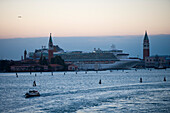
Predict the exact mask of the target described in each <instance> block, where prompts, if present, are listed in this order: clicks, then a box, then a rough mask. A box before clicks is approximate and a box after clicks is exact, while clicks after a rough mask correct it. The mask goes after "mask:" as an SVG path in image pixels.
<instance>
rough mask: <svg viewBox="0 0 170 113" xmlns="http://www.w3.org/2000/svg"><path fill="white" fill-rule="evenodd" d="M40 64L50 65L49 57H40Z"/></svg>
mask: <svg viewBox="0 0 170 113" xmlns="http://www.w3.org/2000/svg"><path fill="white" fill-rule="evenodd" d="M39 64H41V65H48V62H47V59H46V58H45V57H43V56H41V57H40V60H39Z"/></svg>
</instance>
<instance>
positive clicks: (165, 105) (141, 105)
mask: <svg viewBox="0 0 170 113" xmlns="http://www.w3.org/2000/svg"><path fill="white" fill-rule="evenodd" d="M36 75H37V76H35V73H32V74H30V73H18V78H17V77H16V74H15V73H0V112H2V113H3V112H4V113H7V112H11V113H19V112H22V113H23V112H42V113H51V112H54V113H60V112H77V113H86V112H88V113H89V112H92V113H98V112H104V113H105V112H106V113H108V112H111V113H112V112H115V113H119V112H120V113H122V112H125V113H133V112H134V113H138V112H141V113H148V112H154V113H168V112H170V69H167V70H154V69H152V70H147V69H146V70H137V71H135V70H124V71H122V70H118V71H117V70H113V71H112V72H110V71H109V70H108V71H98V73H96V72H95V71H88V72H87V74H86V73H85V72H84V71H80V72H77V74H76V73H75V72H66V73H65V75H64V72H54V73H53V75H51V73H50V72H43V73H42V74H41V73H38V72H37V73H36ZM141 77H142V80H143V82H142V83H140V78H141ZM164 77H166V82H164V81H163V79H164ZM100 79H101V84H99V80H100ZM34 80H35V81H36V83H37V86H36V87H33V86H32V85H33V81H34ZM33 89H35V90H38V91H39V92H40V94H41V96H40V97H32V98H25V97H24V94H25V93H26V92H28V91H29V90H33Z"/></svg>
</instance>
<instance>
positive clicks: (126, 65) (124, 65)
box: [75, 59, 140, 70]
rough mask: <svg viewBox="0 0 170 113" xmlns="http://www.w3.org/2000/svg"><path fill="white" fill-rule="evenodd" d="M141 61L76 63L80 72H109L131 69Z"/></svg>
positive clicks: (123, 60)
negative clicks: (110, 70) (109, 70)
mask: <svg viewBox="0 0 170 113" xmlns="http://www.w3.org/2000/svg"><path fill="white" fill-rule="evenodd" d="M139 61H140V60H137V59H122V60H119V61H116V62H115V63H108V64H106V63H95V64H85V63H75V65H77V66H78V69H79V70H107V69H131V68H132V67H134V66H136V65H137V63H139Z"/></svg>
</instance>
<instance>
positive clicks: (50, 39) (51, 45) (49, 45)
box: [48, 33, 53, 49]
mask: <svg viewBox="0 0 170 113" xmlns="http://www.w3.org/2000/svg"><path fill="white" fill-rule="evenodd" d="M48 48H49V49H51V48H53V42H52V37H51V33H50V38H49V43H48Z"/></svg>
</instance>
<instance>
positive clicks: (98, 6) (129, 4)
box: [0, 0, 170, 59]
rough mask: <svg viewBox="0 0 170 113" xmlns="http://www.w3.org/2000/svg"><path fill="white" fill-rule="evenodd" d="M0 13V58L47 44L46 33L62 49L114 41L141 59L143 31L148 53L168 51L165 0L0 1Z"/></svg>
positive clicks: (169, 10) (169, 14)
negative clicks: (147, 38)
mask: <svg viewBox="0 0 170 113" xmlns="http://www.w3.org/2000/svg"><path fill="white" fill-rule="evenodd" d="M0 15H1V17H0V53H1V54H0V59H20V57H21V55H23V51H24V50H25V49H26V50H28V52H30V51H34V50H35V49H40V48H41V46H42V45H44V46H47V45H48V44H47V43H48V38H49V33H52V37H53V40H54V44H57V45H59V46H60V47H61V48H63V49H64V50H65V51H71V50H82V51H92V50H93V48H101V49H110V46H111V44H114V45H115V46H116V47H117V48H118V49H123V50H124V51H125V52H126V53H129V54H130V56H139V57H140V58H142V43H143V36H144V32H145V30H147V31H148V34H149V39H150V48H151V55H155V54H160V55H169V54H170V49H169V48H170V45H169V42H170V0H0ZM160 34H161V35H160Z"/></svg>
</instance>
